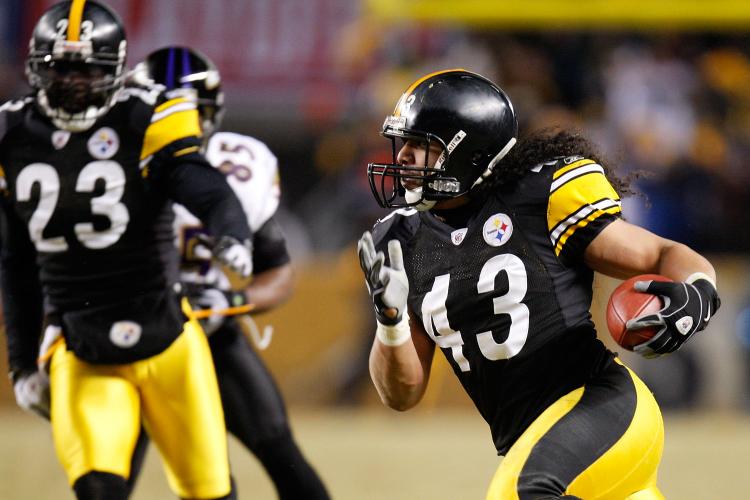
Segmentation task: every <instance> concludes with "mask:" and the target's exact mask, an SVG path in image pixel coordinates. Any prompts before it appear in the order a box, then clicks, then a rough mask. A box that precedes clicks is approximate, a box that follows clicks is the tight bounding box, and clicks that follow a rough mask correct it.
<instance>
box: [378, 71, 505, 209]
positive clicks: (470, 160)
mask: <svg viewBox="0 0 750 500" xmlns="http://www.w3.org/2000/svg"><path fill="white" fill-rule="evenodd" d="M381 133H382V135H383V136H384V137H386V138H388V139H390V140H391V142H392V147H393V163H390V164H383V163H370V164H369V165H368V166H367V175H368V178H369V180H370V188H371V189H372V192H373V195H374V196H375V199H376V200H377V202H378V203H379V204H380V206H382V207H393V208H397V207H414V208H416V209H418V210H427V209H429V208H431V207H432V206H433V205H434V204H435V203H436V202H438V201H440V200H446V199H450V198H456V197H458V196H462V195H464V194H466V193H468V192H469V191H470V190H471V189H472V188H473V187H475V186H477V185H479V184H480V183H481V182H482V181H483V180H484V179H485V178H486V177H487V176H488V175H489V174H490V173H492V169H493V168H494V167H495V165H497V163H498V162H499V161H500V160H501V159H502V158H503V157H504V156H505V155H506V154H507V153H508V151H509V150H510V148H512V147H513V145H514V144H515V143H516V136H517V134H518V123H517V121H516V114H515V111H513V104H512V103H511V102H510V99H509V98H508V96H507V95H506V94H505V92H503V90H502V89H500V87H498V86H497V85H495V84H494V83H492V82H491V81H490V80H488V79H486V78H484V77H483V76H480V75H478V74H476V73H471V72H468V71H465V70H462V69H451V70H447V71H439V72H436V73H431V74H429V75H427V76H424V77H422V78H420V79H419V80H417V81H416V82H414V83H413V84H412V85H411V86H410V87H409V88H408V89H406V92H404V94H403V95H402V96H401V98H400V99H399V101H398V103H397V104H396V109H395V110H394V112H393V114H392V115H390V116H388V117H386V119H385V123H384V124H383V129H382V132H381ZM397 139H399V140H401V141H404V142H405V141H408V140H415V141H418V142H420V143H422V144H425V145H426V147H427V149H428V151H429V147H430V145H431V144H432V143H437V144H438V145H439V146H440V148H441V149H442V152H441V153H440V155H439V157H438V159H437V162H436V163H435V165H434V166H432V167H428V166H427V165H428V162H429V153H428V157H426V159H425V165H421V166H419V165H409V166H406V165H399V164H398V160H397V155H398V151H399V147H398V146H397V142H396V140H397ZM406 179H414V180H419V181H420V185H421V187H420V188H417V189H409V190H407V189H405V188H404V185H403V183H402V180H406Z"/></svg>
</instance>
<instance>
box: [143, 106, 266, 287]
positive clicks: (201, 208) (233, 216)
mask: <svg viewBox="0 0 750 500" xmlns="http://www.w3.org/2000/svg"><path fill="white" fill-rule="evenodd" d="M200 135H201V131H200V126H199V119H198V112H197V110H196V108H195V103H193V102H191V101H190V100H188V99H186V98H184V97H177V98H174V99H169V100H166V101H164V102H162V103H161V104H159V106H157V107H156V108H155V109H154V113H153V115H152V117H151V122H150V124H149V126H148V128H147V129H146V132H145V135H144V143H143V147H142V150H141V162H142V164H144V165H146V166H145V167H144V175H145V176H147V177H148V178H149V179H150V180H151V182H153V183H154V184H155V185H156V186H158V187H160V188H161V189H164V190H165V191H166V194H167V196H168V197H169V198H170V199H172V200H173V201H176V202H177V203H180V204H181V205H184V206H185V207H186V208H187V209H188V210H189V211H190V212H191V213H193V214H194V215H195V216H196V217H198V218H199V219H200V220H201V222H203V224H204V225H205V226H206V228H207V229H208V230H209V231H210V233H211V234H212V235H213V236H214V238H215V242H216V244H215V246H214V248H213V251H214V255H216V257H217V258H218V259H219V260H220V261H221V262H222V263H223V264H225V265H226V266H227V267H228V268H229V270H230V271H232V272H234V273H236V274H237V275H238V276H239V277H240V278H247V277H249V276H250V274H251V273H252V249H251V243H250V242H251V241H252V233H251V231H250V228H249V226H248V224H247V220H246V218H245V213H244V211H243V208H242V205H241V203H240V201H239V200H238V199H237V196H236V195H235V193H234V191H233V190H232V189H231V187H230V186H229V184H228V183H227V181H226V178H225V177H224V175H222V174H221V173H220V172H219V171H217V170H216V169H214V168H213V167H212V166H211V165H210V164H209V163H208V161H207V160H206V158H205V157H204V156H203V154H202V153H201V152H200V144H201V141H200Z"/></svg>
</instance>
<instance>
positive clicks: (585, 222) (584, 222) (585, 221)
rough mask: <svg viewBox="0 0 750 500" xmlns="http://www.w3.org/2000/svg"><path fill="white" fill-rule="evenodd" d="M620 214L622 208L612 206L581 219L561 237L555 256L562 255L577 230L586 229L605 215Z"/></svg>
mask: <svg viewBox="0 0 750 500" xmlns="http://www.w3.org/2000/svg"><path fill="white" fill-rule="evenodd" d="M619 213H620V206H619V205H617V206H612V207H610V208H605V209H599V210H594V211H593V212H591V213H590V214H589V215H588V216H587V217H586V218H585V219H581V220H580V221H579V222H578V223H576V224H574V225H571V226H569V227H568V228H567V229H566V230H565V232H564V233H562V235H561V236H560V238H559V239H558V240H557V242H556V243H555V255H557V256H559V255H560V253H562V250H563V248H564V247H565V243H567V241H568V238H570V237H571V236H572V235H573V233H575V232H576V231H577V230H579V229H581V228H584V227H586V226H587V225H588V224H589V223H590V222H592V221H594V220H596V219H598V218H599V217H601V216H602V215H604V214H612V215H617V214H619Z"/></svg>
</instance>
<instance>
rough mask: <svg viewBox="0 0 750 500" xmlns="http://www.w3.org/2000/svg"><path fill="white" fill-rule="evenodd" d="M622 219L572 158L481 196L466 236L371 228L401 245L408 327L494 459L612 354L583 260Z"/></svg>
mask: <svg viewBox="0 0 750 500" xmlns="http://www.w3.org/2000/svg"><path fill="white" fill-rule="evenodd" d="M619 214H620V200H619V197H618V196H617V194H616V192H615V190H614V189H613V188H612V186H611V184H610V183H609V181H608V180H607V179H606V177H605V174H604V171H603V169H602V167H601V166H599V165H598V164H596V163H595V162H594V161H592V160H589V159H585V158H581V157H572V158H565V159H560V160H557V161H554V162H550V163H547V164H543V165H540V166H538V167H535V168H532V169H531V171H530V172H528V173H527V175H525V176H524V178H523V179H522V180H521V181H520V182H519V183H518V184H516V185H515V186H514V188H513V189H512V190H508V191H507V192H502V191H501V192H498V193H496V194H495V195H493V196H490V197H489V198H488V199H487V200H486V201H485V202H484V203H483V204H482V205H481V206H480V207H479V208H478V211H477V212H476V213H475V215H474V216H473V217H472V218H471V220H470V221H469V222H468V227H465V228H454V227H451V226H449V225H447V224H446V223H444V222H443V221H441V220H440V219H438V218H437V217H436V216H435V215H433V214H431V213H428V212H421V213H420V212H416V211H415V210H411V209H402V210H396V211H395V212H393V213H391V214H390V215H389V216H387V217H385V218H383V219H382V220H380V221H378V223H377V224H376V225H375V227H374V229H373V235H374V239H375V243H376V247H377V248H378V250H382V251H384V253H385V254H386V255H387V254H388V252H387V248H386V246H387V242H388V241H389V240H392V239H398V240H399V241H400V242H401V245H402V248H403V253H404V265H405V268H406V273H407V275H408V277H409V286H410V289H409V309H410V311H411V315H412V321H421V323H422V325H423V326H424V329H425V330H426V331H427V333H428V334H429V336H430V337H431V338H432V340H433V341H434V342H435V344H436V345H437V346H438V347H440V348H441V350H442V351H443V353H444V354H445V356H446V358H447V360H448V361H449V363H450V365H451V366H452V367H453V370H454V372H455V374H456V376H457V377H458V378H459V380H460V381H461V384H462V385H463V387H464V389H465V390H466V392H467V393H468V394H469V396H470V397H471V399H472V400H473V401H474V404H475V405H476V407H477V408H478V409H479V411H480V412H481V414H482V416H483V417H484V418H485V420H486V421H487V422H488V424H489V425H490V428H491V430H492V436H493V440H494V442H495V446H496V447H497V449H498V451H499V452H500V453H501V454H504V453H505V452H506V451H507V450H508V448H509V447H510V446H511V445H512V444H513V442H514V441H515V440H516V439H517V438H518V436H519V435H520V434H521V433H522V432H523V431H524V430H525V429H526V427H527V426H528V425H529V424H530V423H531V422H532V421H533V420H534V419H535V418H536V417H537V416H538V415H539V414H540V413H541V412H542V411H543V410H544V409H545V408H546V407H547V406H549V405H550V404H551V403H553V402H554V401H555V400H557V399H558V398H559V397H560V396H562V395H564V394H566V393H567V392H570V391H571V390H573V389H574V388H577V387H580V386H581V385H582V384H584V383H585V382H586V380H587V379H588V377H590V376H591V375H592V374H593V373H594V372H595V371H596V370H597V369H598V367H599V366H601V364H602V363H603V361H604V360H605V359H607V358H608V357H609V356H611V353H609V352H608V351H607V350H606V348H605V347H604V345H603V344H602V343H601V342H599V341H598V340H597V339H596V335H595V331H594V326H593V323H592V321H591V316H590V313H589V308H590V305H591V297H592V288H591V287H592V280H593V273H592V271H591V270H590V269H589V268H588V267H586V266H585V265H583V263H582V255H583V252H584V250H585V249H586V246H587V245H588V244H589V243H590V242H591V240H592V239H593V238H594V237H595V236H596V235H597V234H599V232H600V231H601V230H602V229H603V228H604V227H606V226H607V225H608V224H609V223H610V222H612V221H613V220H615V219H616V218H617V217H618V216H619ZM415 316H416V317H415Z"/></svg>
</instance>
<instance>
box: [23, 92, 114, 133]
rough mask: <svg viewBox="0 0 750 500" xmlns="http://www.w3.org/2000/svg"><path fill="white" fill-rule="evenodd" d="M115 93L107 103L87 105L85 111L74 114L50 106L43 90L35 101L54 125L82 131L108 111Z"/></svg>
mask: <svg viewBox="0 0 750 500" xmlns="http://www.w3.org/2000/svg"><path fill="white" fill-rule="evenodd" d="M117 94H118V92H115V93H114V94H113V95H112V96H111V97H110V98H109V99H108V100H107V103H106V104H105V105H104V106H102V107H100V108H97V107H96V106H89V107H88V108H87V109H86V111H81V112H80V113H74V114H71V113H68V112H67V111H65V110H64V109H62V108H53V107H51V106H50V105H49V100H48V99H47V94H46V92H45V91H44V90H40V91H39V92H38V93H37V102H38V103H39V107H40V108H41V109H42V111H44V114H45V115H47V117H48V118H49V119H50V120H51V121H52V124H53V125H54V126H55V127H57V128H59V129H61V130H67V131H68V132H84V131H86V130H88V129H90V128H91V127H92V126H93V125H94V123H96V121H97V120H98V119H99V118H101V117H102V116H103V115H104V114H105V113H106V112H107V111H109V109H110V108H111V107H112V105H113V104H114V102H115V100H116V97H117Z"/></svg>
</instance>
